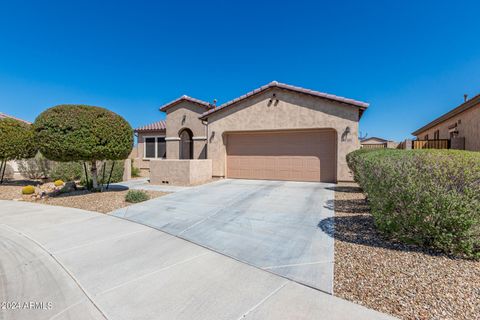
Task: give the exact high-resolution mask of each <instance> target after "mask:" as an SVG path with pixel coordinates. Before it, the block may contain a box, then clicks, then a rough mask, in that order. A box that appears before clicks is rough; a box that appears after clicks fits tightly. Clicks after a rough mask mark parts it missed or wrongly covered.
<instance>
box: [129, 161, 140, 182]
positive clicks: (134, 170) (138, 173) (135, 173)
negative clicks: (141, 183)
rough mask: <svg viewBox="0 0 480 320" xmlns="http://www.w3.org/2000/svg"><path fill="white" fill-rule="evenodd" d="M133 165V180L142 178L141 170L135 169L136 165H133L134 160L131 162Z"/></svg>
mask: <svg viewBox="0 0 480 320" xmlns="http://www.w3.org/2000/svg"><path fill="white" fill-rule="evenodd" d="M131 164H132V178H138V177H140V175H141V172H140V168H138V167H135V165H134V164H133V159H132V161H131Z"/></svg>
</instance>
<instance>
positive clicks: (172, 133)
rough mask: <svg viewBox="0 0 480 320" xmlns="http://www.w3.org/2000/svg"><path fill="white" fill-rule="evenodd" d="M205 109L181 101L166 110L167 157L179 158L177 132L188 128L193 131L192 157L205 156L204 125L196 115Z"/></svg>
mask: <svg viewBox="0 0 480 320" xmlns="http://www.w3.org/2000/svg"><path fill="white" fill-rule="evenodd" d="M205 111H206V109H205V108H202V107H201V106H199V105H197V104H195V103H192V102H189V101H183V102H181V103H179V104H178V105H176V106H174V107H172V108H170V109H168V110H167V131H166V133H167V158H168V159H178V158H179V150H180V149H179V148H180V145H179V133H180V131H182V130H183V129H184V128H188V129H190V130H191V131H192V133H193V139H194V144H193V158H194V159H204V158H205V154H206V153H205V145H206V140H205V136H206V126H205V125H204V124H203V123H202V120H200V119H199V118H198V117H199V116H200V115H201V114H202V113H204V112H205Z"/></svg>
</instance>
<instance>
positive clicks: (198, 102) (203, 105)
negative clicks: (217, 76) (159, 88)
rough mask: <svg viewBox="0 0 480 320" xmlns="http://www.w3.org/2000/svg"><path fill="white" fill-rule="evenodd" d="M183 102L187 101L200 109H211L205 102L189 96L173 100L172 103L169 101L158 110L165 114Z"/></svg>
mask: <svg viewBox="0 0 480 320" xmlns="http://www.w3.org/2000/svg"><path fill="white" fill-rule="evenodd" d="M183 101H189V102H191V103H194V104H197V105H199V106H201V107H204V108H206V109H209V108H211V105H210V103H208V102H206V101H202V100H199V99H195V98H191V97H189V96H186V95H183V96H181V97H180V98H177V99H175V100H173V101H171V102H169V103H167V104H164V105H163V106H160V108H159V110H160V111H163V112H166V111H167V110H168V109H170V108H172V107H174V106H176V105H178V104H179V103H181V102H183Z"/></svg>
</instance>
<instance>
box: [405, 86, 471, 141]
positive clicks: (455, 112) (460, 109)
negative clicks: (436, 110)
mask: <svg viewBox="0 0 480 320" xmlns="http://www.w3.org/2000/svg"><path fill="white" fill-rule="evenodd" d="M479 103H480V94H478V95H476V96H475V97H473V98H472V99H470V100H467V101H465V102H464V103H462V104H461V105H459V106H458V107H455V108H454V109H452V110H450V111H448V112H447V113H444V114H443V115H441V116H440V117H438V118H436V119H434V120H433V121H431V122H429V123H428V124H426V125H424V126H423V127H421V128H420V129H417V130H416V131H414V132H412V135H413V136H417V135H419V134H420V133H422V132H424V131H426V130H428V129H431V128H433V127H434V126H436V125H437V124H440V123H442V122H444V121H447V120H449V119H451V118H453V117H454V116H456V115H458V114H460V113H462V112H464V111H466V110H468V109H470V108H473V107H474V106H476V105H477V104H479Z"/></svg>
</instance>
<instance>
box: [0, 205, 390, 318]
mask: <svg viewBox="0 0 480 320" xmlns="http://www.w3.org/2000/svg"><path fill="white" fill-rule="evenodd" d="M0 221H1V222H0V257H1V259H0V301H11V302H18V303H20V305H23V303H24V302H37V303H38V304H37V305H36V306H37V307H40V306H42V305H41V304H40V303H41V302H43V303H44V305H43V307H44V309H37V310H33V309H32V308H30V309H21V310H18V309H17V310H1V313H0V318H3V319H28V320H30V319H32V320H36V319H115V320H116V319H136V320H142V319H148V320H150V319H169V320H170V319H208V320H212V319H262V320H264V319H275V320H278V319H392V318H390V317H389V316H386V315H383V314H381V313H378V312H375V311H372V310H369V309H366V308H364V307H361V306H358V305H355V304H353V303H350V302H347V301H345V300H342V299H338V298H335V297H333V296H331V295H328V294H326V293H322V292H320V291H317V290H314V289H312V288H309V287H306V286H303V285H300V284H297V283H295V282H292V281H289V280H286V279H285V278H282V277H279V276H276V275H274V274H272V273H269V272H266V271H263V270H260V269H258V268H255V267H252V266H249V265H246V264H244V263H241V262H238V261H236V260H234V259H231V258H228V257H226V256H224V255H221V254H218V253H215V252H213V251H210V250H208V249H205V248H203V247H200V246H197V245H195V244H193V243H190V242H188V241H185V240H182V239H179V238H177V237H174V236H171V235H168V234H166V233H164V232H161V231H158V230H156V229H152V228H149V227H146V226H143V225H140V224H136V223H132V222H129V221H126V220H123V219H118V218H115V217H112V216H108V215H102V214H97V213H93V212H87V211H83V210H78V209H71V208H63V207H53V206H46V205H39V204H33V203H26V202H15V201H0ZM30 306H32V305H30ZM49 306H51V308H49Z"/></svg>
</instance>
